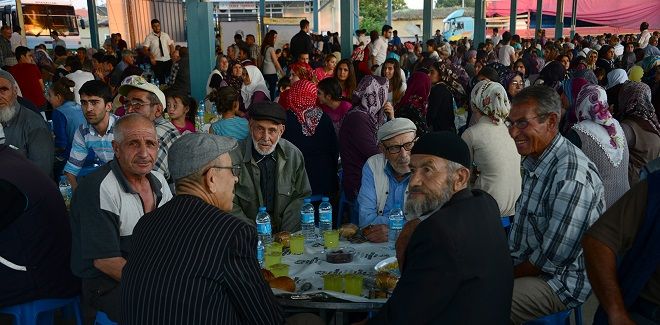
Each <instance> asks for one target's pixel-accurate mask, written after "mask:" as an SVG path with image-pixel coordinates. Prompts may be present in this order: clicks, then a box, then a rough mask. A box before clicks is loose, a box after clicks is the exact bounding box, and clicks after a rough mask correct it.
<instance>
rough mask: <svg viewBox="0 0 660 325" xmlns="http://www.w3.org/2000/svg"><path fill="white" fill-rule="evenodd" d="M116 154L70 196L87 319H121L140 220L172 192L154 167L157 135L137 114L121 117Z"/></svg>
mask: <svg viewBox="0 0 660 325" xmlns="http://www.w3.org/2000/svg"><path fill="white" fill-rule="evenodd" d="M114 134H115V138H114V140H113V141H112V149H113V151H114V153H115V159H114V160H113V161H111V162H110V163H108V164H106V165H104V166H103V167H101V168H99V169H98V170H96V171H95V172H93V173H91V174H89V175H88V176H87V177H85V178H83V179H81V181H80V183H79V185H78V189H77V190H76V192H75V193H74V195H73V200H72V202H71V228H72V229H71V231H72V234H73V241H72V249H71V269H72V270H73V273H74V274H75V275H76V276H78V277H80V278H82V299H81V305H82V310H83V316H84V318H85V323H86V324H87V323H89V324H91V323H93V321H94V316H95V313H96V311H97V310H100V311H103V312H105V313H106V314H107V315H108V317H109V318H110V319H111V320H113V321H115V322H117V321H119V316H120V290H119V282H120V281H121V278H122V271H123V268H124V265H125V264H126V257H127V255H128V252H129V248H130V247H131V235H132V234H133V228H134V227H135V225H136V224H137V222H138V220H139V219H140V218H141V217H142V216H143V215H144V214H145V213H148V212H151V211H153V210H155V209H156V208H157V207H159V206H162V205H163V204H165V203H166V202H167V201H169V200H170V199H171V198H172V193H171V192H170V189H169V187H168V186H167V181H166V180H165V178H164V177H163V175H162V174H161V173H159V172H157V171H154V170H153V169H154V168H153V167H154V163H155V161H156V152H157V151H158V137H157V135H156V130H155V128H154V125H153V123H152V122H151V121H150V120H149V119H147V118H145V117H144V116H142V115H139V114H128V115H126V116H124V117H122V118H121V119H119V120H118V121H117V123H116V124H115V128H114Z"/></svg>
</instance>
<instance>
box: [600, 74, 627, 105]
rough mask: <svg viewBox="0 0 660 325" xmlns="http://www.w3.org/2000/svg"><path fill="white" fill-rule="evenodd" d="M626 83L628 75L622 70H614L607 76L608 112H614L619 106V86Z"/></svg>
mask: <svg viewBox="0 0 660 325" xmlns="http://www.w3.org/2000/svg"><path fill="white" fill-rule="evenodd" d="M626 81H628V74H626V71H625V70H623V69H614V70H612V71H610V73H608V74H607V88H606V90H605V92H606V93H607V102H608V103H609V104H610V112H612V111H614V110H616V107H617V106H619V94H620V93H621V85H623V83H625V82H626Z"/></svg>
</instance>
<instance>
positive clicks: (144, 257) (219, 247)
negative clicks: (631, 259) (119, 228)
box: [121, 133, 284, 324]
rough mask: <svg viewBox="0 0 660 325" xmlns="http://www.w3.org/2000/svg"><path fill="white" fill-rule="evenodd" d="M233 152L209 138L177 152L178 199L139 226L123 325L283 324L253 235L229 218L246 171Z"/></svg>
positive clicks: (232, 143) (177, 146)
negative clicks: (241, 177) (258, 257)
mask: <svg viewBox="0 0 660 325" xmlns="http://www.w3.org/2000/svg"><path fill="white" fill-rule="evenodd" d="M236 146H237V143H236V140H234V139H232V138H228V137H222V136H218V135H212V134H205V133H191V134H186V135H184V136H182V137H181V138H179V139H177V140H176V141H175V142H174V144H172V147H171V148H170V153H169V155H168V160H169V167H170V172H171V175H172V178H173V179H174V183H175V185H176V193H177V195H176V196H175V197H174V198H173V199H172V200H171V201H170V202H168V203H167V204H165V205H164V206H162V207H160V208H159V209H157V210H156V211H154V212H151V213H149V214H146V215H145V216H144V217H142V219H140V222H139V223H138V224H137V226H135V229H134V232H133V238H134V239H133V240H134V245H133V249H132V250H131V252H130V256H129V258H128V262H127V264H126V267H125V268H124V276H123V277H122V281H121V287H122V321H121V323H122V324H156V323H158V324H165V323H167V324H239V323H246V324H281V323H283V322H284V317H283V315H282V310H281V308H280V307H279V305H278V304H277V302H275V299H274V297H273V293H272V291H271V290H270V288H269V287H268V285H267V284H266V282H265V281H264V280H263V277H262V275H261V271H260V269H259V265H258V263H257V257H256V247H257V234H256V230H255V228H254V227H253V226H251V225H250V224H248V223H245V222H244V221H243V220H240V219H238V218H235V217H234V216H232V215H231V214H229V212H230V211H231V210H232V200H233V197H234V184H235V183H236V182H238V176H239V171H240V170H241V169H240V167H239V166H238V165H235V164H233V163H232V159H231V157H230V155H229V152H230V151H231V150H233V149H234V148H236ZM164 306H167V307H166V308H165V307H164Z"/></svg>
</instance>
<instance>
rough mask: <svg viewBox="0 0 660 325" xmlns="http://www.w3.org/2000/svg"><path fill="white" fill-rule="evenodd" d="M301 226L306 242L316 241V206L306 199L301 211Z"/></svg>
mask: <svg viewBox="0 0 660 325" xmlns="http://www.w3.org/2000/svg"><path fill="white" fill-rule="evenodd" d="M300 225H301V226H302V233H303V236H305V241H306V242H313V241H315V240H316V231H315V229H314V206H313V205H312V200H310V199H305V200H304V204H303V206H302V208H301V209H300Z"/></svg>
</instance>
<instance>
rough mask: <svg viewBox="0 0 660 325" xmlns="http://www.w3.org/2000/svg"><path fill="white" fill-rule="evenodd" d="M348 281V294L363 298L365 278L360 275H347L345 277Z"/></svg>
mask: <svg viewBox="0 0 660 325" xmlns="http://www.w3.org/2000/svg"><path fill="white" fill-rule="evenodd" d="M344 280H345V281H346V293H348V294H350V295H354V296H362V285H363V283H364V277H363V276H362V275H359V274H346V275H345V276H344Z"/></svg>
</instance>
